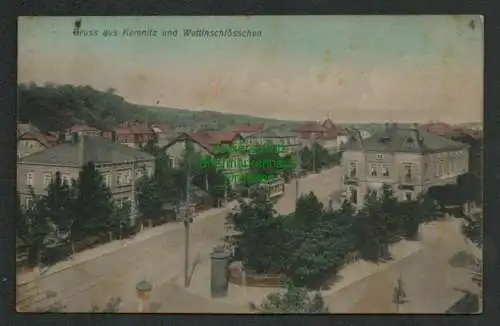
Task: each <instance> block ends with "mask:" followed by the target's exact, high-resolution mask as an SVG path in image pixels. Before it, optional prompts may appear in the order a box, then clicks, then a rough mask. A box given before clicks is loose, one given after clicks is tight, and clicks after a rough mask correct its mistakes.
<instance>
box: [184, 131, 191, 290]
mask: <svg viewBox="0 0 500 326" xmlns="http://www.w3.org/2000/svg"><path fill="white" fill-rule="evenodd" d="M185 145H186V146H185V148H186V151H187V152H186V154H187V155H186V163H187V164H186V165H187V169H186V202H185V206H184V207H183V208H182V207H181V209H184V212H182V213H184V214H183V215H184V220H183V222H184V286H185V287H188V286H189V226H190V224H191V222H192V221H193V219H192V214H191V162H190V155H189V154H190V150H189V145H190V144H188V141H187V140H186V141H185Z"/></svg>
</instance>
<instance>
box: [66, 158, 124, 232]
mask: <svg viewBox="0 0 500 326" xmlns="http://www.w3.org/2000/svg"><path fill="white" fill-rule="evenodd" d="M75 187H76V192H77V194H76V199H75V207H76V210H75V214H74V220H73V223H72V227H71V238H72V240H73V241H75V240H80V239H83V238H85V237H87V236H97V235H99V234H101V233H102V232H105V231H108V230H109V229H110V227H112V225H111V224H113V223H112V221H113V220H112V219H111V218H112V215H113V211H114V209H115V208H114V203H113V200H112V197H111V191H110V190H109V188H108V187H107V186H106V185H105V184H104V182H103V179H102V176H101V174H100V173H99V172H98V171H97V170H96V169H95V165H94V163H92V162H89V163H88V164H86V165H84V166H83V168H82V169H81V170H80V173H79V178H78V180H77V181H76V183H75Z"/></svg>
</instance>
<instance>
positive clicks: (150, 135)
mask: <svg viewBox="0 0 500 326" xmlns="http://www.w3.org/2000/svg"><path fill="white" fill-rule="evenodd" d="M114 132H115V134H116V141H117V142H118V143H120V144H123V145H127V146H129V147H132V148H139V147H140V146H141V145H145V144H146V143H147V142H148V141H150V140H155V139H156V133H155V131H154V130H153V128H151V126H149V125H148V124H147V123H144V122H125V123H123V124H122V125H120V127H118V128H116V129H115V130H114Z"/></svg>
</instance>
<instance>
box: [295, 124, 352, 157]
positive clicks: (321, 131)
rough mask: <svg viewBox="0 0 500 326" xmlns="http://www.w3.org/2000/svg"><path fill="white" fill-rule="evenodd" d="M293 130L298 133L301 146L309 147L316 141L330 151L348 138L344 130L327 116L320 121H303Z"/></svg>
mask: <svg viewBox="0 0 500 326" xmlns="http://www.w3.org/2000/svg"><path fill="white" fill-rule="evenodd" d="M295 132H297V133H298V135H299V137H300V141H301V143H302V146H308V147H311V146H312V144H313V143H318V144H319V145H321V146H323V147H325V148H326V149H327V150H328V151H331V152H332V151H337V150H339V149H340V148H341V146H342V145H344V144H345V143H346V142H347V140H348V137H347V134H346V131H345V130H344V129H343V128H341V127H339V126H337V125H335V124H334V123H333V122H332V120H330V119H329V118H328V119H326V120H325V121H323V122H322V123H318V122H305V123H303V124H302V125H300V126H299V127H297V128H296V129H295Z"/></svg>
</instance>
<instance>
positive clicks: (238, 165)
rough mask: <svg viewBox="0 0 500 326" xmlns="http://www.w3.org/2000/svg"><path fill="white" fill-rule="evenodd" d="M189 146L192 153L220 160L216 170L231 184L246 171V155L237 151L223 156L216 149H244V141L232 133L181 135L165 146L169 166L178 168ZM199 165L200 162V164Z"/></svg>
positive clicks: (209, 132) (212, 132) (217, 132)
mask: <svg viewBox="0 0 500 326" xmlns="http://www.w3.org/2000/svg"><path fill="white" fill-rule="evenodd" d="M188 144H189V146H190V148H191V150H192V151H193V152H197V153H199V154H201V155H202V156H209V157H212V158H214V159H217V158H219V159H221V161H220V164H217V166H216V167H217V168H218V169H220V170H221V171H222V172H224V174H226V175H227V176H228V178H229V179H230V180H231V183H232V184H233V185H234V184H236V180H238V176H240V175H242V174H243V173H245V172H246V171H247V170H248V164H249V163H248V161H249V158H248V154H247V153H245V152H243V151H241V152H239V151H237V150H232V151H229V153H227V155H223V154H221V153H220V151H219V150H218V149H217V147H218V146H219V147H220V146H232V147H233V148H235V149H237V148H242V149H243V148H244V145H245V140H244V139H243V137H242V136H241V135H240V134H239V133H236V132H232V131H197V132H190V133H181V134H180V135H179V136H178V137H177V138H176V139H174V140H173V141H171V142H170V143H169V144H168V145H166V146H165V147H164V148H165V152H166V154H167V155H168V156H169V157H170V159H171V165H172V166H173V167H178V166H179V165H180V164H181V162H182V160H183V159H184V157H185V156H186V149H187V146H188ZM200 164H201V162H200Z"/></svg>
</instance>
